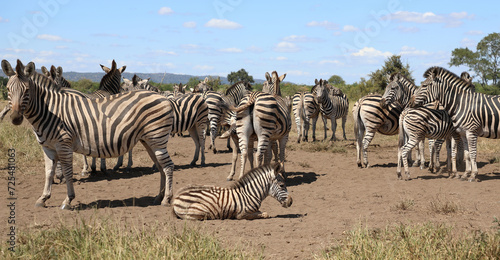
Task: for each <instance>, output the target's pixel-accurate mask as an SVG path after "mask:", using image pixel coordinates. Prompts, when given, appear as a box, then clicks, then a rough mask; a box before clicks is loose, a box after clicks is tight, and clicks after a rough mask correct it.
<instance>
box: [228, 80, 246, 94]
mask: <svg viewBox="0 0 500 260" xmlns="http://www.w3.org/2000/svg"><path fill="white" fill-rule="evenodd" d="M240 84H243V85H244V86H245V90H248V91H252V85H250V83H248V82H247V81H238V82H236V83H234V84H233V85H232V86H231V87H229V88H228V89H227V90H226V92H225V93H224V94H225V95H228V94H229V93H232V92H233V91H235V89H236V88H237V86H238V85H240Z"/></svg>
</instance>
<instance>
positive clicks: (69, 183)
mask: <svg viewBox="0 0 500 260" xmlns="http://www.w3.org/2000/svg"><path fill="white" fill-rule="evenodd" d="M57 154H58V157H59V161H60V162H61V167H62V171H63V173H64V178H66V190H67V195H66V199H65V200H64V201H63V203H62V206H61V209H71V201H73V199H74V198H75V189H74V187H73V151H72V149H71V146H70V145H63V146H62V147H61V148H60V149H58V151H57Z"/></svg>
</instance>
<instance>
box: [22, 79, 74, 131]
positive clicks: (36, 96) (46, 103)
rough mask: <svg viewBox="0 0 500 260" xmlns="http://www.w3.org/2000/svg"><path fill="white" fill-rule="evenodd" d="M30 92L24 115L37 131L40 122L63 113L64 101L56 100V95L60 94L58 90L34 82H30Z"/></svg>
mask: <svg viewBox="0 0 500 260" xmlns="http://www.w3.org/2000/svg"><path fill="white" fill-rule="evenodd" d="M28 93H29V100H28V102H27V105H26V109H25V111H24V117H25V118H26V120H28V121H29V122H30V124H31V125H32V126H33V128H34V129H35V131H36V130H38V128H39V125H40V123H42V122H43V121H45V120H46V119H48V118H51V117H54V116H57V115H58V114H60V113H61V109H60V108H61V105H62V104H63V103H64V102H62V101H61V100H60V99H59V100H56V98H55V97H56V96H57V95H60V94H59V93H58V91H56V90H52V89H50V88H47V87H42V86H38V84H35V83H34V82H33V84H30V89H29V92H28ZM49 120H50V119H49Z"/></svg>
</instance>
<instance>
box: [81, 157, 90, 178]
mask: <svg viewBox="0 0 500 260" xmlns="http://www.w3.org/2000/svg"><path fill="white" fill-rule="evenodd" d="M88 174H89V164H88V162H87V156H85V155H83V168H82V173H81V175H82V176H86V175H88Z"/></svg>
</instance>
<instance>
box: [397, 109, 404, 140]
mask: <svg viewBox="0 0 500 260" xmlns="http://www.w3.org/2000/svg"><path fill="white" fill-rule="evenodd" d="M405 115H406V110H405V111H403V113H401V115H400V116H399V129H398V132H399V137H398V147H399V148H401V147H403V145H404V144H405V136H404V134H405V133H404V129H403V121H404V117H405Z"/></svg>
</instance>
